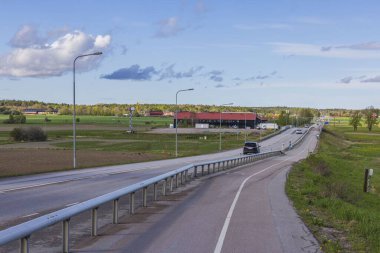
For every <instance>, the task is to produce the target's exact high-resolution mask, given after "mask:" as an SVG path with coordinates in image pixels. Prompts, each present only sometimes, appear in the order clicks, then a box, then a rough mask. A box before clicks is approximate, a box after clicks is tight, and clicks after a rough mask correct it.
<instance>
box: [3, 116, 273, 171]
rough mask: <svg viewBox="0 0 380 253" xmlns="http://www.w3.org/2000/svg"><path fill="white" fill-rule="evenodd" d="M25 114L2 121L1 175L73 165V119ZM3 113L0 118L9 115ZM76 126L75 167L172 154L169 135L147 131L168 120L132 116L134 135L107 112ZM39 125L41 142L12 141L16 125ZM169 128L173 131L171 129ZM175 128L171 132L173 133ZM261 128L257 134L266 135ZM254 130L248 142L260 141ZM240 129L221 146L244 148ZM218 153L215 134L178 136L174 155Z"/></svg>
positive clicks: (124, 121) (83, 119)
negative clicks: (22, 118)
mask: <svg viewBox="0 0 380 253" xmlns="http://www.w3.org/2000/svg"><path fill="white" fill-rule="evenodd" d="M45 117H46V116H44V115H29V116H27V123H26V124H3V123H1V124H0V160H1V161H2V163H0V177H4V176H13V175H25V174H33V173H41V172H47V171H59V170H65V169H71V168H72V151H71V150H72V145H73V143H72V135H73V132H72V125H71V124H72V121H71V120H72V118H71V116H64V115H48V116H47V117H48V119H49V120H50V121H48V122H46V121H45ZM7 118H8V117H7V116H6V115H1V117H0V121H1V122H2V121H3V120H4V119H7ZM79 118H80V122H79V123H78V124H77V134H76V136H77V142H76V144H77V151H78V164H77V165H78V168H86V167H97V166H105V165H113V164H126V163H132V162H143V161H151V160H159V159H168V158H175V135H174V134H173V133H149V132H148V131H149V130H151V129H154V128H166V129H167V128H168V126H169V124H170V123H172V120H173V119H172V118H170V117H169V118H167V117H161V118H157V117H134V118H133V125H134V130H135V131H136V132H135V133H133V134H131V133H127V131H126V130H128V127H129V119H128V118H126V117H121V118H119V117H111V116H108V117H107V116H79ZM29 126H40V127H41V128H42V129H43V130H44V131H45V132H46V133H47V135H48V141H45V142H38V143H34V142H15V141H13V140H12V139H11V138H10V132H11V131H12V130H13V129H14V128H15V127H29ZM172 130H173V129H172ZM172 132H173V131H172ZM270 133H271V131H264V132H262V134H261V137H264V136H265V135H268V134H270ZM259 138H260V134H259V133H258V132H254V133H250V134H248V136H247V139H248V140H258V139H259ZM244 140H245V135H244V132H243V131H239V132H237V133H236V132H235V133H223V134H222V150H229V149H234V148H242V146H243V143H244ZM215 152H219V133H218V132H206V133H202V134H200V133H192V134H178V156H180V157H183V156H192V155H201V154H207V153H215Z"/></svg>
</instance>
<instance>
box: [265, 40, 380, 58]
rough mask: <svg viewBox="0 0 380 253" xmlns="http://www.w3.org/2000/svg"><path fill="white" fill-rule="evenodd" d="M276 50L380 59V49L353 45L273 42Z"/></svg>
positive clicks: (301, 53) (307, 54)
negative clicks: (357, 47) (365, 48)
mask: <svg viewBox="0 0 380 253" xmlns="http://www.w3.org/2000/svg"><path fill="white" fill-rule="evenodd" d="M271 45H272V46H274V52H276V53H278V54H281V55H287V56H288V55H293V56H313V57H323V58H342V59H380V51H374V50H372V51H371V50H362V49H356V48H352V47H342V46H335V47H330V46H329V47H326V46H321V45H315V44H302V43H271Z"/></svg>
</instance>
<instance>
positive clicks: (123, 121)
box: [0, 114, 173, 127]
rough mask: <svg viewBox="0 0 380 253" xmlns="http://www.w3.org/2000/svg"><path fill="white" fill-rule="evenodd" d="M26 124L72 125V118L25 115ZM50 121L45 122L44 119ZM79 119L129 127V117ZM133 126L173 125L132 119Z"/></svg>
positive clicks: (167, 119)
mask: <svg viewBox="0 0 380 253" xmlns="http://www.w3.org/2000/svg"><path fill="white" fill-rule="evenodd" d="M25 116H26V124H27V125H29V124H32V125H42V126H44V125H63V124H72V122H73V117H72V116H71V115H54V114H50V115H25ZM8 117H9V116H8V115H1V114H0V125H7V124H3V121H4V120H6V119H8ZM46 117H47V118H48V119H49V120H50V121H45V118H46ZM77 118H79V123H78V124H101V125H113V126H129V117H116V116H88V115H77ZM132 120H133V125H134V126H150V127H168V126H169V124H170V123H173V118H172V117H133V119H132Z"/></svg>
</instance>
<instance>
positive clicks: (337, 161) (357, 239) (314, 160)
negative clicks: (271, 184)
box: [286, 124, 380, 253]
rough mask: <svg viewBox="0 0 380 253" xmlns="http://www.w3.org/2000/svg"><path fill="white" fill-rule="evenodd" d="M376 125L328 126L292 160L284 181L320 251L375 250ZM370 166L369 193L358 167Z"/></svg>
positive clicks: (378, 248)
mask: <svg viewBox="0 0 380 253" xmlns="http://www.w3.org/2000/svg"><path fill="white" fill-rule="evenodd" d="M379 154H380V130H379V128H378V127H376V128H374V130H373V131H372V132H368V130H367V129H366V128H364V127H362V128H359V129H358V131H357V132H354V131H353V128H352V127H349V126H347V124H346V125H341V126H337V125H336V127H334V126H333V125H331V126H329V127H327V128H326V131H324V133H323V134H322V136H321V143H320V147H319V151H318V153H317V154H315V155H311V156H310V157H309V158H308V159H306V160H305V161H303V162H301V163H299V164H297V165H296V166H295V167H294V168H293V170H292V171H291V173H290V175H289V180H288V182H287V185H286V189H287V193H288V196H289V197H290V198H291V200H292V201H293V202H294V205H295V207H296V209H297V210H298V213H299V214H300V215H301V217H302V218H303V220H304V221H305V222H306V224H307V225H308V226H309V228H310V229H311V230H312V231H313V233H314V234H315V235H316V237H317V238H318V240H319V241H320V242H321V245H322V247H323V251H324V252H327V253H329V252H371V253H372V252H373V253H375V252H376V253H378V252H380V240H379V238H380V156H379ZM365 168H372V169H374V176H373V178H372V188H371V192H370V193H364V192H363V181H364V169H365Z"/></svg>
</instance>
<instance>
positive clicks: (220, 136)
mask: <svg viewBox="0 0 380 253" xmlns="http://www.w3.org/2000/svg"><path fill="white" fill-rule="evenodd" d="M233 104H234V103H228V104H221V105H220V106H225V105H233ZM219 116H220V118H219V151H222V109H220V111H219Z"/></svg>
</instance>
